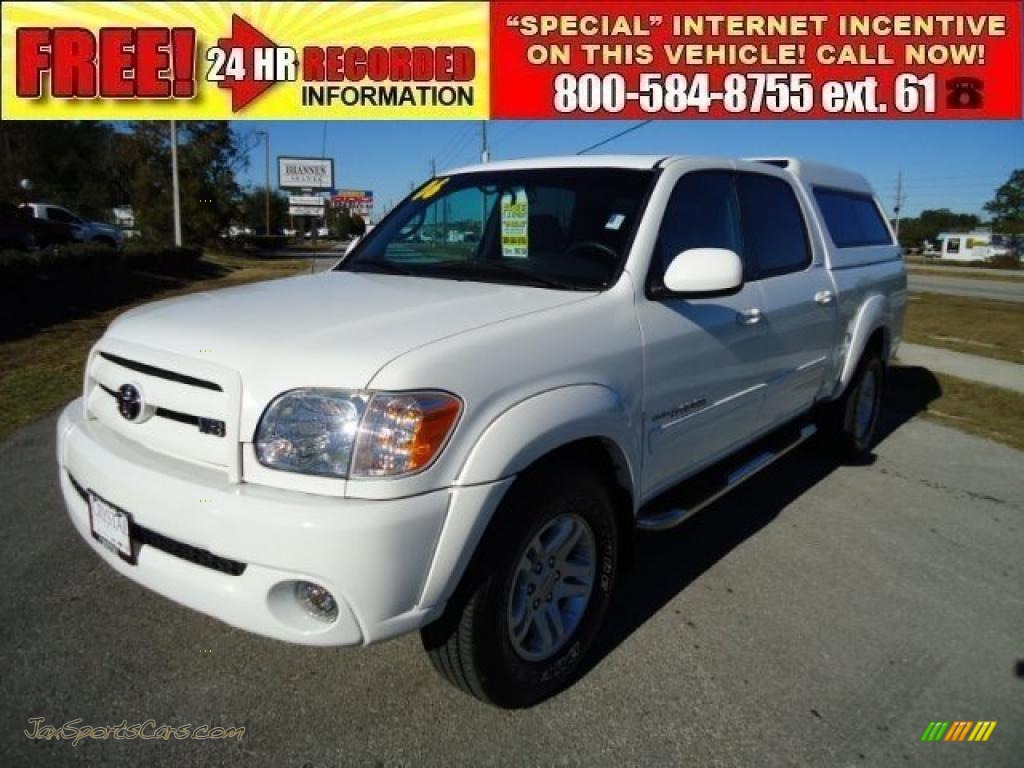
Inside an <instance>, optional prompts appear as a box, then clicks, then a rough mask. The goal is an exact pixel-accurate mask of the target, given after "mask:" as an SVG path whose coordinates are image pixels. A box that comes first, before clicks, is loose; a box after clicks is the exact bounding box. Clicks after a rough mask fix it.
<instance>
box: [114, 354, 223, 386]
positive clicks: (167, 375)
mask: <svg viewBox="0 0 1024 768" xmlns="http://www.w3.org/2000/svg"><path fill="white" fill-rule="evenodd" d="M100 357H102V358H105V359H107V360H109V361H110V362H112V363H115V364H117V365H120V366H121V367H122V368H127V369H129V370H132V371H138V372H139V373H145V374H148V375H150V376H156V377H157V378H161V379H167V380H168V381H176V382H178V383H179V384H188V385H189V386H191V387H200V388H201V389H212V390H213V391H214V392H223V391H224V388H223V387H221V385H220V384H217V383H216V382H213V381H205V380H204V379H197V378H195V377H193V376H186V375H185V374H183V373H175V372H174V371H168V370H165V369H163V368H157V367H156V366H155V365H147V364H146V363H140V362H137V361H135V360H127V359H125V358H123V357H118V356H117V355H112V354H110V353H109V352H100Z"/></svg>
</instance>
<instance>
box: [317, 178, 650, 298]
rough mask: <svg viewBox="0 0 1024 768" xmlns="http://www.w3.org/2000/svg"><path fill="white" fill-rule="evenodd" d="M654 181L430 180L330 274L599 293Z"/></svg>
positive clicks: (617, 265)
mask: <svg viewBox="0 0 1024 768" xmlns="http://www.w3.org/2000/svg"><path fill="white" fill-rule="evenodd" d="M653 178H654V172H653V171H636V170H627V169H609V168H578V169H575V168H574V169H542V170H525V171H496V172H485V173H468V174H460V175H458V176H447V177H439V178H436V179H431V180H430V181H429V182H427V183H426V184H424V185H423V186H422V187H420V188H419V189H418V190H417V191H416V192H414V193H413V194H412V195H410V196H409V197H408V198H407V199H406V200H405V201H404V202H403V203H402V204H401V205H399V207H398V208H396V209H395V210H394V211H393V212H392V213H391V214H390V215H388V216H387V217H386V218H385V219H384V220H383V221H382V222H381V224H380V225H379V226H377V227H376V228H374V230H373V231H372V232H371V233H370V234H369V235H367V236H366V238H365V240H364V241H363V242H361V243H360V244H359V245H358V246H357V247H356V248H355V249H354V250H353V251H352V253H351V254H350V255H349V256H348V257H347V258H346V259H345V260H344V261H343V262H342V263H341V264H340V265H339V266H338V267H337V269H340V270H347V271H352V272H380V273H385V274H401V275H414V276H419V277H433V278H441V279H448V280H473V281H480V282H495V283H510V284H517V285H533V286H537V287H541V288H556V289H562V290H578V291H595V290H602V289H604V288H607V287H608V286H610V285H611V284H612V283H613V282H614V281H615V279H616V278H617V277H618V275H619V272H620V270H621V268H622V264H623V261H624V259H625V257H626V252H627V250H628V248H629V245H630V242H631V240H632V237H633V231H634V229H635V226H636V222H637V218H638V217H639V216H640V214H641V212H642V207H643V203H644V200H645V197H646V195H647V191H648V188H649V187H650V185H651V182H652V180H653Z"/></svg>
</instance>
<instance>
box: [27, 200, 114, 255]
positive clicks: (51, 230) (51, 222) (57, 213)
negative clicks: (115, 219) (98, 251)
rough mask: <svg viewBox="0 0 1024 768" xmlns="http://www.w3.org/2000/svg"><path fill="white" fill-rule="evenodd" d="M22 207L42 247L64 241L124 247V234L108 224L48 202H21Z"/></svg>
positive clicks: (59, 243)
mask: <svg viewBox="0 0 1024 768" xmlns="http://www.w3.org/2000/svg"><path fill="white" fill-rule="evenodd" d="M21 207H22V209H24V210H27V211H29V212H30V213H31V215H32V217H33V218H34V219H35V220H36V222H37V226H36V239H37V241H38V244H39V245H40V246H42V247H45V246H49V245H61V244H64V243H98V244H100V245H109V246H110V247H111V248H122V247H124V234H123V233H122V232H121V230H120V229H118V228H117V227H115V226H114V225H112V224H104V223H103V222H101V221H90V220H89V219H85V218H83V217H81V216H79V215H78V214H75V213H72V212H71V211H69V210H68V209H67V208H62V207H60V206H59V205H51V204H50V203H25V204H23V205H22V206H21Z"/></svg>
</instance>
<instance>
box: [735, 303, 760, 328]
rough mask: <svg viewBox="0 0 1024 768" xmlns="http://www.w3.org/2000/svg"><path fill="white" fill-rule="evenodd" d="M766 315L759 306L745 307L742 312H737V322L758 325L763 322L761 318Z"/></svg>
mask: <svg viewBox="0 0 1024 768" xmlns="http://www.w3.org/2000/svg"><path fill="white" fill-rule="evenodd" d="M762 317H764V315H762V314H761V310H760V309H758V308H757V307H752V308H750V309H744V310H743V311H742V312H737V313H736V322H737V323H739V324H740V325H757V324H758V323H760V322H761V318H762Z"/></svg>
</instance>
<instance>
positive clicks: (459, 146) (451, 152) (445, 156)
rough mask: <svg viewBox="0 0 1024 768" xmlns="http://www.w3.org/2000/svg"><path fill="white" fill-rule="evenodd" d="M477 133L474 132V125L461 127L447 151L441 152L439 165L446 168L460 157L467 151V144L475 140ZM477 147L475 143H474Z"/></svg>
mask: <svg viewBox="0 0 1024 768" xmlns="http://www.w3.org/2000/svg"><path fill="white" fill-rule="evenodd" d="M474 133H475V131H474V130H473V124H472V123H469V124H466V125H463V126H461V128H460V129H459V130H457V131H456V132H455V134H454V135H453V137H452V140H451V141H449V142H448V144H447V145H446V147H447V149H446V150H445V151H443V152H441V153H440V154H439V155H438V156H437V160H438V163H439V164H440V165H441V167H442V168H444V167H445V166H446V165H449V164H450V163H451V162H452V160H454V159H455V158H457V157H459V156H460V155H462V154H463V153H464V152H465V151H466V145H467V142H468V141H469V140H470V139H471V138H473V135H474ZM473 143H474V145H475V143H476V142H475V141H474V142H473Z"/></svg>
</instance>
